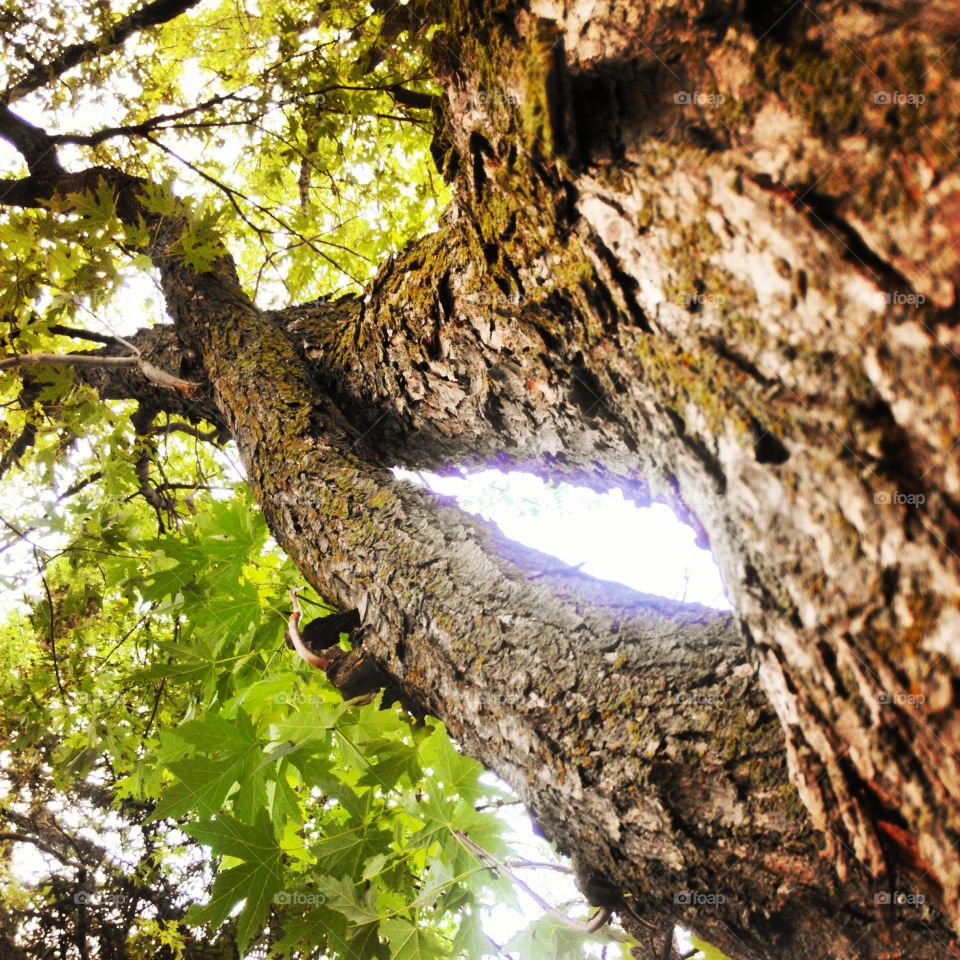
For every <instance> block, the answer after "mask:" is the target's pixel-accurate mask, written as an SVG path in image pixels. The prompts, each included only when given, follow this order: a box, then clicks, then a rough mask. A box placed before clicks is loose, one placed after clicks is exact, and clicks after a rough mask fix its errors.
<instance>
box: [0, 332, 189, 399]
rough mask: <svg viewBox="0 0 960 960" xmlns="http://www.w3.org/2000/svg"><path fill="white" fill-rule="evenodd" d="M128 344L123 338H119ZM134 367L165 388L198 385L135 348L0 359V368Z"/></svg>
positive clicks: (182, 390) (172, 388)
mask: <svg viewBox="0 0 960 960" xmlns="http://www.w3.org/2000/svg"><path fill="white" fill-rule="evenodd" d="M119 342H121V343H124V345H125V346H129V344H127V343H126V342H125V341H119ZM40 366H51V367H136V368H138V369H139V370H140V372H141V373H142V374H143V375H144V376H145V377H146V378H147V379H148V380H149V381H150V382H151V383H154V384H156V385H157V386H158V387H164V388H166V389H168V390H179V391H180V392H181V393H188V394H189V393H193V392H194V391H195V390H196V389H197V388H198V387H199V386H200V384H199V383H194V382H193V381H192V380H183V379H181V378H180V377H175V376H173V374H171V373H167V372H166V371H165V370H161V369H160V368H159V367H155V366H154V365H153V364H152V363H148V362H147V361H146V360H144V359H143V357H141V356H140V353H139V351H137V352H136V353H134V354H132V355H131V356H126V357H102V356H97V355H96V354H87V353H23V354H20V356H17V357H5V358H4V359H2V360H0V370H7V369H9V368H11V367H40Z"/></svg>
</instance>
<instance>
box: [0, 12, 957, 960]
mask: <svg viewBox="0 0 960 960" xmlns="http://www.w3.org/2000/svg"><path fill="white" fill-rule="evenodd" d="M417 10H418V11H419V13H420V14H422V15H423V16H424V17H425V18H428V19H432V20H442V21H444V22H445V23H446V24H447V29H446V30H445V32H443V33H441V34H439V35H438V37H437V41H436V46H435V68H436V72H437V76H438V78H439V79H440V81H441V82H442V83H443V85H444V88H445V91H446V101H445V104H444V106H443V107H442V109H440V110H439V111H438V115H437V135H436V140H435V155H436V157H437V159H438V164H439V165H440V167H441V169H442V170H443V172H444V174H445V175H446V176H447V177H448V178H450V179H451V180H452V181H453V182H454V185H455V196H456V199H455V201H454V204H453V206H452V207H451V209H450V210H449V211H448V213H447V215H446V217H445V219H444V222H443V224H442V227H441V230H440V231H439V232H438V233H437V234H435V235H433V236H431V237H427V238H425V239H424V240H422V241H421V242H419V243H418V244H415V245H414V246H412V247H411V248H410V249H408V250H407V251H405V252H404V253H402V254H401V255H399V256H398V257H396V258H393V259H392V260H391V262H389V263H388V264H386V265H385V266H384V268H383V269H382V271H381V272H380V274H379V276H378V277H377V279H376V281H375V282H374V283H373V284H372V285H371V288H370V289H369V290H368V291H367V293H366V295H365V297H364V298H362V299H359V300H343V301H339V302H336V303H316V304H309V305H303V306H299V307H291V308H290V309H288V310H285V311H277V312H272V313H261V312H259V311H257V310H256V309H255V308H254V307H253V306H252V305H251V303H250V301H249V299H248V298H247V297H246V295H245V294H244V292H243V290H242V289H241V287H240V285H239V283H238V282H237V279H236V276H235V273H234V271H233V268H232V265H231V264H230V262H229V260H228V258H226V257H224V258H223V259H222V260H221V261H220V262H219V263H218V264H217V265H216V267H215V268H214V269H213V270H212V271H211V272H210V273H208V274H205V275H203V276H197V275H196V274H194V273H192V272H191V271H190V270H189V269H187V268H186V267H185V266H184V265H183V264H182V263H181V262H180V261H179V260H178V258H177V257H176V255H175V254H173V253H172V252H171V251H172V250H173V249H174V244H175V240H176V237H177V231H178V225H177V223H176V222H175V219H174V220H168V221H164V222H163V223H162V224H161V225H159V226H160V229H158V230H157V231H156V246H155V248H154V250H153V251H152V255H153V258H154V262H155V264H156V265H157V266H158V268H159V269H160V271H161V274H162V278H163V285H164V290H165V293H166V296H167V302H168V307H169V310H170V313H171V316H172V317H173V320H174V329H175V331H176V332H177V334H178V336H179V338H180V339H181V341H182V343H183V345H184V346H185V347H186V348H188V349H189V350H190V351H192V356H193V357H195V358H196V362H197V363H198V364H199V366H200V368H201V369H202V370H203V371H204V373H205V376H206V378H207V380H208V382H209V385H210V387H211V390H212V398H213V401H214V403H215V404H216V407H217V409H218V410H219V416H220V417H221V418H222V421H223V423H225V424H226V425H227V427H228V428H229V430H230V432H231V434H232V436H233V437H234V439H235V440H236V442H237V444H238V446H239V448H240V451H241V454H242V457H243V460H244V463H245V465H246V467H247V470H248V473H249V476H250V480H251V484H252V486H253V488H254V490H255V492H256V495H257V498H258V500H259V502H260V503H261V505H262V507H263V509H264V512H265V514H266V516H267V518H268V520H269V522H270V525H271V528H272V529H273V531H274V533H275V535H276V536H277V538H278V540H279V542H280V543H281V544H282V545H283V546H284V548H285V549H287V550H288V552H289V553H290V554H291V556H292V557H293V558H294V560H295V561H296V562H297V564H298V565H299V566H300V568H301V569H302V570H303V572H304V574H305V575H306V576H307V577H308V579H310V580H311V582H312V583H314V584H315V585H316V586H317V588H318V589H319V590H320V591H321V592H322V593H323V594H324V595H325V596H327V597H329V598H330V599H331V600H333V601H335V602H337V603H338V604H340V605H341V606H343V607H344V608H348V607H354V606H356V607H358V608H359V609H360V611H361V614H362V616H363V624H364V625H363V627H362V630H361V641H362V642H361V650H362V651H363V656H369V657H370V658H373V659H374V660H375V661H376V663H377V665H378V668H379V669H383V670H387V671H389V673H390V674H391V675H392V676H393V677H394V678H395V679H396V680H397V681H398V682H399V683H400V684H401V685H402V687H403V689H404V692H405V695H406V696H408V697H409V698H410V699H411V700H413V701H415V702H417V703H418V704H419V705H420V706H421V707H422V708H423V709H426V710H429V711H430V712H433V713H435V714H437V715H438V716H440V717H441V718H442V719H444V720H445V721H446V722H447V724H448V725H449V727H450V729H451V731H452V732H453V733H454V735H455V736H456V737H458V739H459V740H460V741H461V743H463V745H464V747H465V748H466V749H467V750H469V751H470V752H471V753H473V754H475V755H476V756H478V757H479V758H480V759H481V760H483V761H484V762H485V763H487V764H488V765H489V766H491V767H492V768H493V769H495V770H497V771H498V772H499V773H501V775H503V776H504V777H505V779H507V780H508V781H509V782H510V783H511V784H512V785H513V786H514V787H516V788H517V790H518V791H519V792H520V794H521V796H522V797H523V798H524V799H525V800H526V801H527V802H528V803H529V804H530V806H531V808H532V809H533V810H534V812H535V813H536V815H537V816H538V818H539V819H540V821H541V823H542V824H543V826H544V827H545V829H546V830H547V832H548V833H549V834H550V835H551V836H552V837H553V838H554V839H556V840H557V841H558V842H559V843H560V844H561V846H563V847H564V848H565V849H567V850H568V851H569V852H570V853H571V854H572V855H573V856H574V858H575V861H576V862H577V864H578V871H579V874H580V876H581V879H582V881H583V884H584V887H585V890H586V891H587V892H588V893H589V894H590V895H591V897H593V898H594V899H595V900H596V901H597V902H604V903H608V904H610V905H613V906H616V907H617V909H619V910H620V911H621V912H622V914H623V915H624V917H625V919H626V921H627V923H628V926H629V927H630V929H632V930H633V931H634V932H635V933H636V934H637V935H638V936H639V937H640V938H641V939H642V941H643V942H644V943H645V945H646V946H647V947H648V949H649V950H650V951H651V955H652V951H654V950H658V949H659V944H658V938H660V939H662V937H663V935H664V934H665V933H666V932H667V930H668V929H669V927H670V925H671V924H672V923H673V922H681V923H684V924H686V925H688V926H692V927H694V928H695V929H697V930H698V932H700V933H702V935H703V936H705V938H706V939H708V940H712V941H714V942H716V943H717V944H718V945H720V946H722V947H723V948H725V949H726V950H727V951H728V952H729V953H731V955H733V956H738V957H739V956H743V957H771V958H773V957H777V958H811V960H813V958H818V960H819V958H822V957H824V956H835V957H845V958H849V960H852V958H857V957H859V958H880V957H884V956H887V957H889V956H898V955H899V956H909V957H930V958H933V957H942V956H948V955H951V953H950V951H951V950H953V949H954V947H953V946H952V945H951V943H950V935H949V934H948V933H947V932H946V929H945V927H944V926H943V925H942V923H941V921H940V920H939V919H938V918H937V916H936V915H935V914H933V913H931V912H930V911H928V910H925V909H924V910H918V909H916V907H915V906H913V903H915V900H916V898H917V897H918V896H919V897H921V898H922V897H926V898H927V899H928V901H929V902H930V903H932V904H936V905H937V906H938V907H939V908H940V909H942V911H943V913H944V915H945V916H946V917H947V918H948V921H949V922H950V923H952V924H953V926H954V929H955V930H956V929H960V901H958V896H960V894H958V890H960V850H958V849H957V848H956V845H957V841H958V839H960V810H958V801H960V765H958V763H957V753H956V749H957V739H958V727H957V706H956V697H957V694H956V692H955V691H956V690H957V689H960V688H958V679H960V677H958V671H960V664H958V658H960V649H958V637H960V632H958V631H960V612H958V595H960V580H958V574H960V569H958V562H957V557H956V554H955V552H954V551H956V550H957V549H958V546H960V538H958V533H960V530H958V521H957V498H958V495H960V489H958V488H960V472H958V467H957V458H956V455H955V451H954V448H953V445H954V443H955V438H956V435H957V426H958V423H957V419H958V418H957V404H956V400H957V388H958V386H960V383H958V370H957V364H956V354H955V353H954V350H955V348H956V339H957V330H956V317H955V310H956V302H955V296H956V283H957V280H958V265H960V175H958V174H957V173H956V171H955V169H954V163H955V158H954V157H953V146H954V145H955V143H956V139H957V138H956V134H957V130H958V122H957V113H956V109H957V108H956V104H957V102H958V99H957V94H958V93H960V89H958V84H957V81H956V79H955V76H956V74H957V69H956V67H957V64H956V57H957V53H956V50H957V49H958V46H957V44H956V43H955V41H957V40H960V15H958V13H957V11H956V9H955V7H954V6H953V5H952V4H948V3H946V2H934V3H928V4H925V5H923V6H922V7H921V6H920V5H905V6H900V7H897V8H896V9H893V8H888V7H887V6H885V5H882V4H875V3H872V4H862V5H858V4H852V3H847V4H840V3H800V4H795V5H792V6H791V5H790V4H781V3H774V4H771V5H764V4H761V3H756V2H753V0H745V2H742V3H709V4H700V3H692V2H684V0H679V2H677V0H673V2H670V3H667V2H653V3H648V4H644V5H639V4H638V5H629V4H624V3H622V2H620V3H614V2H611V3H604V2H603V0H597V2H591V3H568V4H560V3H550V2H545V0H538V2H535V3H533V4H531V6H530V7H521V6H514V5H507V4H501V3H495V4H489V5H487V4H485V5H480V4H476V5H472V4H467V3H465V2H458V0H449V2H440V0H437V2H436V3H435V4H432V5H427V4H423V5H421V6H418V7H417ZM918 94H923V95H924V96H925V98H926V100H925V102H924V103H923V104H920V103H919V102H917V101H916V96H917V95H918ZM910 96H913V97H914V103H912V104H911V103H909V102H907V101H906V100H902V99H901V98H904V97H910ZM884 97H885V98H886V99H885V100H884ZM911 111H913V112H911ZM4 123H6V124H8V125H9V124H11V123H14V121H11V120H10V118H9V117H0V126H2V125H3V124H4ZM17 130H18V131H19V132H18V133H17V134H16V142H18V143H19V144H20V145H21V149H23V150H25V151H30V150H31V149H32V147H31V144H32V143H36V144H37V150H39V149H40V147H41V146H42V137H41V136H40V134H38V133H37V131H36V130H35V129H34V128H29V129H27V128H23V129H20V128H17ZM41 133H42V132H41ZM7 138H8V139H13V138H12V136H8V137H7ZM28 159H29V158H28ZM35 168H36V169H35ZM30 169H31V178H29V180H27V181H23V182H21V183H19V184H0V199H5V200H6V202H16V203H35V202H37V199H38V198H41V197H43V196H46V195H49V193H50V191H51V190H54V189H57V190H60V191H61V192H64V193H65V192H67V188H68V186H69V187H70V189H76V183H77V181H78V178H79V179H80V180H82V178H83V175H74V174H62V172H59V170H58V168H57V169H54V168H50V167H47V166H44V165H43V164H42V163H41V162H40V161H37V162H36V163H34V164H31V166H30ZM88 174H91V172H88ZM114 181H115V182H116V185H117V187H118V189H119V190H120V191H121V192H122V194H123V196H124V198H125V199H124V204H125V205H126V206H124V204H122V205H121V213H124V214H125V215H129V216H134V215H136V213H137V212H140V211H138V210H137V209H136V200H135V195H136V184H135V183H134V182H133V181H132V180H131V179H130V178H126V179H124V178H114ZM264 370H269V371H270V377H269V378H265V377H264V376H263V371H264ZM134 386H135V385H131V389H133V388H134ZM491 460H493V461H498V462H501V463H524V464H531V465H533V466H535V467H536V469H538V470H539V471H541V472H542V473H545V474H548V475H551V476H557V477H565V478H575V479H579V480H580V481H582V482H586V483H590V484H591V485H593V486H596V487H611V486H619V487H621V488H622V489H624V490H625V491H626V492H627V493H628V494H629V495H631V496H633V497H634V498H635V499H637V500H638V501H641V502H646V501H648V500H650V499H661V500H664V501H666V502H669V503H671V504H673V505H674V506H675V507H677V509H678V510H680V511H681V512H682V513H684V514H685V515H686V516H688V517H689V518H690V519H691V520H692V521H693V522H694V523H695V524H697V525H698V528H699V529H700V531H701V533H702V535H703V536H704V538H706V539H708V540H709V543H710V545H711V546H712V548H713V550H714V553H715V554H716V556H717V558H718V560H719V561H720V563H721V566H722V569H723V571H724V576H725V580H726V584H727V588H728V591H729V593H730V597H731V600H732V601H733V602H734V604H735V608H736V618H737V621H738V624H739V627H740V628H742V631H743V634H745V636H746V639H747V645H746V649H744V646H743V644H742V639H741V637H740V636H738V635H737V633H738V631H735V630H734V626H733V623H732V622H731V621H730V620H728V619H727V618H725V617H722V616H720V615H717V614H712V613H709V612H706V611H703V610H698V609H691V608H676V607H672V606H671V605H669V604H666V603H664V602H662V601H654V600H652V599H650V598H640V597H638V596H637V595H634V594H630V593H629V592H626V591H623V590H621V589H620V588H614V587H609V586H600V585H596V584H590V583H589V582H588V581H586V580H585V579H584V578H582V577H579V576H578V575H577V574H575V573H574V572H572V571H563V570H558V569H557V565H556V564H555V563H554V562H552V561H549V560H545V559H544V558H541V557H537V556H535V555H532V554H531V553H530V552H529V551H524V550H520V549H519V548H517V547H515V546H510V545H509V544H507V543H505V542H503V541H502V540H501V539H499V538H497V537H496V536H495V535H494V534H493V533H492V532H490V531H489V530H485V529H484V528H483V527H482V526H481V525H479V524H477V523H474V522H472V521H468V520H466V519H465V518H463V517H462V516H461V515H460V514H459V513H458V512H457V511H456V510H454V509H453V508H452V507H451V506H450V505H447V504H443V503H436V502H434V501H433V500H431V498H429V497H428V496H427V495H425V494H423V493H422V492H418V491H416V490H412V489H410V488H409V487H407V486H405V485H403V484H400V483H398V482H396V481H394V480H393V479H392V478H391V475H390V474H389V473H388V472H387V470H386V467H387V466H389V465H392V464H395V463H401V464H406V465H415V466H421V467H434V468H440V467H445V466H452V465H458V464H464V463H476V462H489V461H491ZM755 676H758V677H759V680H760V683H761V684H762V688H763V690H764V691H765V693H766V696H767V697H768V698H769V702H770V703H772V706H773V708H774V710H775V712H776V715H777V718H778V722H774V721H773V719H772V716H771V715H770V714H769V713H768V711H767V708H766V706H765V701H764V700H763V699H761V697H760V693H759V688H758V686H757V683H756V682H755V681H754V677H755ZM784 733H785V735H786V751H784V749H783V743H784V739H783V738H784ZM788 763H789V775H788V774H787V772H786V769H787V764H788ZM794 788H796V790H798V791H799V798H802V801H803V805H804V806H801V804H800V803H799V802H798V795H797V793H796V792H795V789H794ZM804 807H805V809H804ZM823 838H825V842H824V839H823ZM821 847H822V848H823V849H822V851H821ZM897 892H901V893H906V894H908V895H910V896H912V897H913V898H914V899H913V900H912V901H911V902H910V904H909V905H907V906H904V905H903V904H897V903H893V904H890V905H887V906H885V905H884V904H883V903H882V902H881V903H880V904H879V905H878V903H877V896H878V895H879V896H880V898H881V901H882V899H883V897H884V895H885V896H886V898H887V901H888V903H889V901H890V900H891V899H893V900H896V897H895V896H892V895H894V894H895V893H897ZM685 893H689V894H693V895H697V896H696V897H695V899H698V900H699V901H701V902H698V903H697V904H696V907H695V908H688V907H687V906H686V905H685V904H683V903H678V902H677V895H678V894H685ZM704 898H708V899H712V900H713V901H716V902H707V903H704V902H702V901H703V899H704ZM897 951H900V953H898V952H897Z"/></svg>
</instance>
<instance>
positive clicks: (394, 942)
mask: <svg viewBox="0 0 960 960" xmlns="http://www.w3.org/2000/svg"><path fill="white" fill-rule="evenodd" d="M380 935H381V936H382V937H383V939H384V940H386V941H387V944H388V945H389V947H390V956H391V957H392V958H393V960H432V958H434V957H446V956H447V955H448V954H447V952H446V951H445V950H444V949H443V947H441V946H440V944H439V943H438V942H437V940H436V939H435V938H434V937H432V936H430V935H429V934H428V933H427V932H426V931H425V930H423V929H422V928H421V927H418V926H417V925H416V924H414V923H412V922H411V921H409V920H406V919H403V918H397V919H394V920H384V922H383V923H381V924H380Z"/></svg>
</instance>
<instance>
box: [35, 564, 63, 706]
mask: <svg viewBox="0 0 960 960" xmlns="http://www.w3.org/2000/svg"><path fill="white" fill-rule="evenodd" d="M33 560H34V562H35V563H36V565H37V573H38V574H40V582H41V583H42V584H43V589H44V591H46V594H47V603H48V604H49V606H50V651H51V653H52V654H53V672H54V675H55V676H56V678H57V687H58V688H59V690H60V696H61V697H63V698H64V699H66V696H67V694H66V691H65V690H64V689H63V683H62V682H61V680H60V664H59V663H58V662H57V637H56V620H55V618H54V613H53V595H52V594H51V593H50V584H48V583H47V578H46V576H44V573H43V565H42V564H41V563H40V556H39V555H38V553H37V548H36V547H34V548H33Z"/></svg>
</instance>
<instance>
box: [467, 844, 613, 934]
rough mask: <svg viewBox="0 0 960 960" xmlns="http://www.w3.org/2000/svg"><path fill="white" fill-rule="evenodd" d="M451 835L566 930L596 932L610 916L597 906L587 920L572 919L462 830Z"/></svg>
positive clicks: (606, 909)
mask: <svg viewBox="0 0 960 960" xmlns="http://www.w3.org/2000/svg"><path fill="white" fill-rule="evenodd" d="M453 835H454V836H455V837H456V838H457V839H458V840H459V841H460V842H461V843H462V844H463V845H464V846H465V847H466V848H467V849H468V850H469V851H470V852H471V853H472V854H473V855H474V856H475V857H478V858H479V859H480V860H482V861H483V862H484V863H486V864H487V866H489V867H490V869H491V870H494V871H495V872H497V873H503V874H505V875H506V876H508V877H509V878H510V879H511V880H512V881H513V882H514V883H515V884H516V885H517V886H518V887H519V888H520V889H521V890H523V892H524V893H525V894H526V895H527V896H528V897H530V898H531V899H532V900H533V901H534V903H536V904H537V906H539V907H540V909H541V910H543V911H544V912H545V913H547V914H548V915H549V916H551V917H553V918H554V919H555V920H558V921H559V922H560V923H562V924H563V926H565V927H566V928H567V929H568V930H573V931H575V932H576V933H596V932H597V931H598V930H599V929H600V928H601V927H602V926H603V925H604V924H605V923H606V922H607V921H608V920H609V919H610V917H611V914H612V911H611V910H610V909H609V908H607V907H597V911H596V913H594V915H593V916H592V917H590V919H589V920H574V919H572V918H571V917H568V916H567V915H566V914H565V913H561V912H560V911H559V910H557V909H556V908H555V907H553V906H551V904H549V903H548V902H547V901H546V900H544V899H543V897H541V896H540V894H539V893H537V892H536V890H534V889H533V888H532V887H531V886H530V885H529V884H527V883H525V882H524V881H523V880H521V879H520V877H518V876H517V875H516V874H515V873H514V872H513V871H512V870H511V869H510V868H509V867H508V866H507V865H506V864H505V863H501V862H500V861H499V860H498V859H497V858H496V857H495V856H494V855H493V854H492V853H490V852H489V851H488V850H484V849H483V847H481V846H480V845H479V844H478V843H475V842H474V841H473V840H471V839H470V837H468V836H467V834H465V833H464V832H463V831H462V830H454V831H453Z"/></svg>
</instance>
